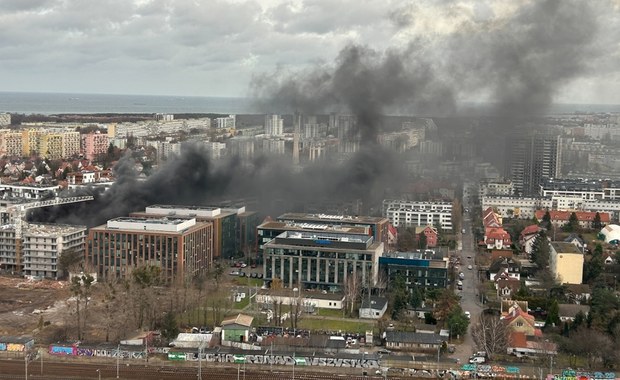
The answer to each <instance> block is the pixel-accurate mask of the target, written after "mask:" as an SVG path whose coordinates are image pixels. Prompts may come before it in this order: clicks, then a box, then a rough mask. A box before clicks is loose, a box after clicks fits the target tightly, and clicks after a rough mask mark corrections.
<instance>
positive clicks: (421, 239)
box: [418, 231, 428, 249]
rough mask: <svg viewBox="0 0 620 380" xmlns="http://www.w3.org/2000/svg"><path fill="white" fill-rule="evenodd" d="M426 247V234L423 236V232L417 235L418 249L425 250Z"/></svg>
mask: <svg viewBox="0 0 620 380" xmlns="http://www.w3.org/2000/svg"><path fill="white" fill-rule="evenodd" d="M427 245H428V243H427V241H426V234H424V231H422V232H420V233H419V234H418V248H419V249H426V247H427Z"/></svg>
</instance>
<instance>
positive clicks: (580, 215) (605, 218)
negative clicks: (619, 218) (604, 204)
mask: <svg viewBox="0 0 620 380" xmlns="http://www.w3.org/2000/svg"><path fill="white" fill-rule="evenodd" d="M545 213H546V210H537V211H536V219H538V220H541V219H542V218H543V217H544V216H545ZM572 213H573V211H561V210H549V215H550V216H551V220H558V221H568V220H569V219H570V216H571V214H572ZM575 215H577V220H578V221H580V222H591V221H593V220H594V217H595V216H596V212H592V211H575ZM599 215H600V216H601V223H609V221H610V217H609V213H607V212H599Z"/></svg>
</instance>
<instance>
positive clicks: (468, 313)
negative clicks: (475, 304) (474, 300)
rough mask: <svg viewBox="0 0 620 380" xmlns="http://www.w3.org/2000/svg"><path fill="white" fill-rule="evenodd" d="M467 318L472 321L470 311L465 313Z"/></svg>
mask: <svg viewBox="0 0 620 380" xmlns="http://www.w3.org/2000/svg"><path fill="white" fill-rule="evenodd" d="M465 316H466V317H467V319H471V313H470V312H469V311H465Z"/></svg>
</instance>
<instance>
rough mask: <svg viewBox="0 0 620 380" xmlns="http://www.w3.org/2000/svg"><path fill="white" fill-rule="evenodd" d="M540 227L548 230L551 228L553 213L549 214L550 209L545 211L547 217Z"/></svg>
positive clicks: (543, 219)
mask: <svg viewBox="0 0 620 380" xmlns="http://www.w3.org/2000/svg"><path fill="white" fill-rule="evenodd" d="M540 226H541V227H543V228H547V229H548V228H550V227H551V213H550V212H549V209H547V210H546V211H545V215H543V218H542V221H541V222H540Z"/></svg>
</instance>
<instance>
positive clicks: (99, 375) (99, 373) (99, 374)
mask: <svg viewBox="0 0 620 380" xmlns="http://www.w3.org/2000/svg"><path fill="white" fill-rule="evenodd" d="M97 376H98V377H99V380H101V371H100V370H97Z"/></svg>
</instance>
